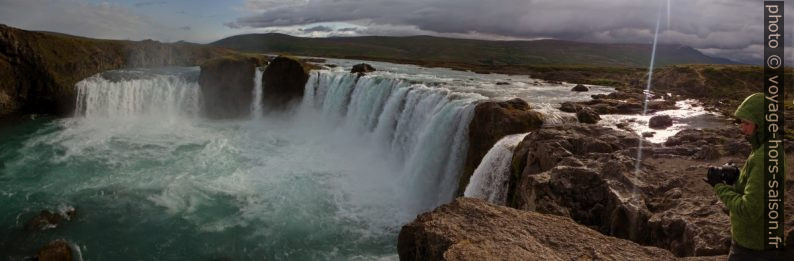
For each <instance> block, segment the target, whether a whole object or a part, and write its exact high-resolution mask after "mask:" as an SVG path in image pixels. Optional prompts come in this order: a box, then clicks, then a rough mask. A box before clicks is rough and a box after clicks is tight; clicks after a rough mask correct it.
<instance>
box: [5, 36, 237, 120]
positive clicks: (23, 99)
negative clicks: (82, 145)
mask: <svg viewBox="0 0 794 261" xmlns="http://www.w3.org/2000/svg"><path fill="white" fill-rule="evenodd" d="M233 53H234V52H233V51H230V50H227V49H222V48H217V47H207V46H203V45H196V44H187V43H177V44H166V43H160V42H155V41H151V40H146V41H139V42H132V41H116V40H99V39H90V38H83V37H77V36H70V35H64V34H58V33H49V32H33V31H25V30H20V29H16V28H12V27H8V26H5V25H0V78H2V79H3V80H2V81H0V116H4V115H11V114H17V113H42V114H56V115H68V114H70V113H72V112H73V109H74V100H75V98H74V95H75V89H74V84H75V83H77V82H78V81H80V80H82V79H85V78H86V77H88V76H91V75H93V74H96V73H99V72H102V71H107V70H113V69H120V68H127V67H159V66H195V65H199V64H201V63H202V62H204V61H207V60H209V59H211V58H214V57H220V56H223V55H229V54H233Z"/></svg>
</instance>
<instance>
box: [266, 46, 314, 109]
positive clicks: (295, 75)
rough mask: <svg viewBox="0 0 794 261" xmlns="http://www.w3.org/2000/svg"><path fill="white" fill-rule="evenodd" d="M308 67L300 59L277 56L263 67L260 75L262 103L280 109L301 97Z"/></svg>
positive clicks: (307, 78)
mask: <svg viewBox="0 0 794 261" xmlns="http://www.w3.org/2000/svg"><path fill="white" fill-rule="evenodd" d="M308 71H309V68H307V67H305V66H304V65H303V64H302V63H301V62H300V61H298V60H296V59H293V58H290V57H285V56H279V57H276V58H275V59H273V61H272V62H271V63H270V65H268V66H267V68H265V72H264V75H263V76H262V88H263V89H264V93H267V95H264V97H263V98H264V105H265V107H267V108H269V109H276V110H281V109H284V108H286V107H287V106H288V105H289V104H290V103H292V102H293V101H295V100H300V98H302V97H303V92H304V88H305V86H306V81H308V80H309V73H308Z"/></svg>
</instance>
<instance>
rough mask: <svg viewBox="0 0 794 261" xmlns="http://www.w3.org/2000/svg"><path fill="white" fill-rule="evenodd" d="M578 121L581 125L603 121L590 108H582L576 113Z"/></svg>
mask: <svg viewBox="0 0 794 261" xmlns="http://www.w3.org/2000/svg"><path fill="white" fill-rule="evenodd" d="M576 119H577V120H578V121H579V122H581V123H590V124H593V123H598V121H600V120H601V116H598V113H596V112H595V111H594V110H593V109H590V108H582V109H581V110H579V111H578V112H576Z"/></svg>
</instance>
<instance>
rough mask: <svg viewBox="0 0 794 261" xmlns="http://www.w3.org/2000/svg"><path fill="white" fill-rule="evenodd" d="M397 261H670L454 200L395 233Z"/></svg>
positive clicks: (536, 216) (540, 217)
mask: <svg viewBox="0 0 794 261" xmlns="http://www.w3.org/2000/svg"><path fill="white" fill-rule="evenodd" d="M397 251H398V253H399V255H400V260H594V259H601V260H674V259H675V257H674V256H673V255H672V254H671V253H670V252H668V251H666V250H663V249H660V248H655V247H644V246H640V245H638V244H636V243H634V242H631V241H628V240H623V239H617V238H614V237H609V236H605V235H603V234H601V233H598V232H597V231H595V230H592V229H590V228H587V227H585V226H582V225H579V224H576V223H575V222H573V221H572V220H570V219H568V218H564V217H559V216H553V215H544V214H540V213H537V212H531V211H521V210H517V209H512V208H508V207H503V206H496V205H493V204H490V203H487V202H485V201H482V200H480V199H470V198H458V199H456V200H455V201H454V202H452V203H450V204H446V205H443V206H441V207H439V208H437V209H435V210H433V211H432V212H428V213H424V214H422V215H420V216H419V217H418V218H417V219H416V220H415V221H414V222H412V223H409V224H407V225H405V226H403V228H402V230H401V231H400V235H399V241H398V243H397Z"/></svg>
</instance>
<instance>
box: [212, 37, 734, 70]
mask: <svg viewBox="0 0 794 261" xmlns="http://www.w3.org/2000/svg"><path fill="white" fill-rule="evenodd" d="M210 45H214V46H220V47H226V48H230V49H235V50H238V51H246V52H266V53H287V54H293V55H303V56H320V57H336V58H357V59H371V60H389V61H413V62H449V63H464V64H478V65H592V66H612V67H614V66H620V67H647V66H648V64H649V62H650V56H651V45H649V44H597V43H584V42H572V41H561V40H536V41H485V40H471V39H455V38H442V37H433V36H407V37H386V36H363V37H331V38H304V37H294V36H289V35H284V34H276V33H268V34H245V35H237V36H232V37H228V38H225V39H222V40H219V41H216V42H213V43H210ZM672 64H735V62H732V61H730V60H727V59H721V58H714V57H710V56H707V55H704V54H703V53H701V52H699V51H697V50H695V49H693V48H691V47H688V46H683V45H659V46H657V53H656V65H657V66H664V65H672Z"/></svg>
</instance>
